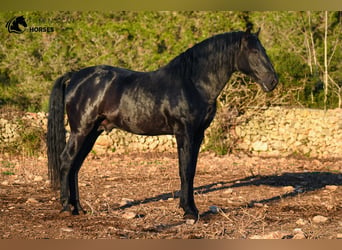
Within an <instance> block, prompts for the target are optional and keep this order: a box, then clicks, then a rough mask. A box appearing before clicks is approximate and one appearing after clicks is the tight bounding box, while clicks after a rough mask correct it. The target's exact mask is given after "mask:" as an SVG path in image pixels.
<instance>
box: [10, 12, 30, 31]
mask: <svg viewBox="0 0 342 250" xmlns="http://www.w3.org/2000/svg"><path fill="white" fill-rule="evenodd" d="M26 27H27V23H26V21H25V18H24V16H18V17H13V18H12V19H10V20H9V21H8V22H7V23H6V28H7V30H8V32H9V33H16V34H21V33H23V32H24V31H25V30H26Z"/></svg>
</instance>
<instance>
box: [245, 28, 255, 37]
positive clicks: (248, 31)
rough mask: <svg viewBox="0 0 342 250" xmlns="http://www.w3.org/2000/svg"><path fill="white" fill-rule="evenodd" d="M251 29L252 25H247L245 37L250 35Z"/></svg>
mask: <svg viewBox="0 0 342 250" xmlns="http://www.w3.org/2000/svg"><path fill="white" fill-rule="evenodd" d="M252 28H253V27H252V25H247V29H246V31H245V34H246V35H247V36H248V35H250V34H251V30H252Z"/></svg>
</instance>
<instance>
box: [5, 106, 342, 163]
mask: <svg viewBox="0 0 342 250" xmlns="http://www.w3.org/2000/svg"><path fill="white" fill-rule="evenodd" d="M248 113H250V114H252V113H255V112H254V111H253V109H250V110H248V112H247V115H248ZM20 120H24V121H25V124H27V123H29V124H31V125H32V126H35V127H40V128H42V129H44V131H46V124H47V122H46V114H44V113H38V114H35V113H26V114H23V115H22V116H21V117H19V119H13V116H8V115H7V116H6V117H5V118H4V117H0V143H9V142H11V141H14V140H16V138H18V136H19V135H18V133H16V131H17V129H18V126H20V124H18V121H20ZM19 123H20V122H19ZM208 130H209V131H208V132H209V133H208V132H207V134H210V128H209V129H208ZM234 134H236V135H237V136H238V138H239V140H237V141H238V142H237V144H236V145H235V149H236V150H242V151H244V152H249V153H251V154H256V155H261V156H286V155H292V154H298V155H305V156H309V157H318V158H328V157H337V158H340V157H342V110H341V109H334V110H328V111H323V110H313V109H286V108H270V109H267V110H264V111H262V112H258V113H256V114H255V115H253V116H252V117H251V119H250V120H249V121H248V122H247V123H245V124H242V125H238V126H236V127H235V133H234ZM206 142H207V140H205V141H204V144H203V145H202V149H203V148H205V146H206V145H205V144H206ZM132 151H140V152H143V151H159V152H164V151H172V152H176V141H175V138H174V136H153V137H152V136H138V135H133V134H130V133H126V132H124V131H121V130H113V131H112V132H110V133H103V134H102V135H101V136H100V137H99V138H98V140H97V142H96V144H95V147H94V149H93V153H94V154H104V153H110V152H119V153H126V152H127V153H129V152H132Z"/></svg>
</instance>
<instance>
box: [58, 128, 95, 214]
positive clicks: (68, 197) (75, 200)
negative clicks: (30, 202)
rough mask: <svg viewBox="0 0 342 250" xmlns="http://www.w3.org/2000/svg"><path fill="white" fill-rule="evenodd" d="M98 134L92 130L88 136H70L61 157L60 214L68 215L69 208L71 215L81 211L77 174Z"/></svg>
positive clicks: (75, 134)
mask: <svg viewBox="0 0 342 250" xmlns="http://www.w3.org/2000/svg"><path fill="white" fill-rule="evenodd" d="M100 133H101V132H99V131H95V129H93V130H92V131H91V132H90V133H88V134H87V133H75V132H72V133H71V134H70V138H69V141H68V143H67V145H66V147H65V149H64V151H63V153H62V155H61V160H62V164H61V172H60V173H61V193H60V199H61V204H62V211H61V213H64V212H66V213H68V214H69V213H70V212H71V206H73V207H74V210H73V214H79V212H80V211H83V209H82V207H81V206H80V203H79V194H78V172H79V170H80V168H81V165H82V163H83V161H84V159H85V158H86V156H87V155H88V153H89V152H90V150H91V148H92V147H93V145H94V143H95V141H96V139H97V137H98V136H99V134H100Z"/></svg>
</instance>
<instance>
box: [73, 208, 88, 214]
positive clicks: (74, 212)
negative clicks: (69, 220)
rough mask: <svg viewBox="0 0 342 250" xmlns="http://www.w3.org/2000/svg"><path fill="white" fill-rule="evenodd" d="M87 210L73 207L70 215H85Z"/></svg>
mask: <svg viewBox="0 0 342 250" xmlns="http://www.w3.org/2000/svg"><path fill="white" fill-rule="evenodd" d="M86 214H87V211H85V210H83V209H80V210H79V209H74V210H72V215H86Z"/></svg>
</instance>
